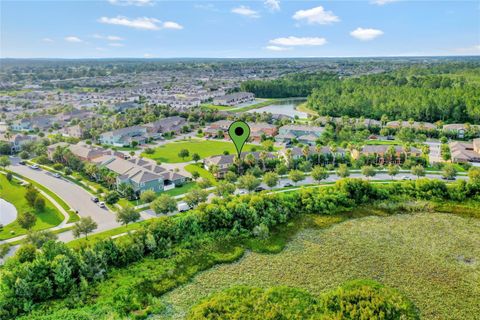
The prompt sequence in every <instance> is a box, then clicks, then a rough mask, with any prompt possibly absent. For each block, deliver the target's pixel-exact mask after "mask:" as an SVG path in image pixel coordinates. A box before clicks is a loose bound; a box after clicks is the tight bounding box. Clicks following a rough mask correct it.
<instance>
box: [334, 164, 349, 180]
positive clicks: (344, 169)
mask: <svg viewBox="0 0 480 320" xmlns="http://www.w3.org/2000/svg"><path fill="white" fill-rule="evenodd" d="M337 175H338V176H339V177H340V178H346V177H348V176H350V170H349V169H348V166H347V165H346V164H344V163H342V164H341V165H339V166H338V169H337Z"/></svg>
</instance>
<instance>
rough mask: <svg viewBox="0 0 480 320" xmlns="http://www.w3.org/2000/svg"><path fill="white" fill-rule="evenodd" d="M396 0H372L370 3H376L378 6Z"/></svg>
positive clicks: (395, 0)
mask: <svg viewBox="0 0 480 320" xmlns="http://www.w3.org/2000/svg"><path fill="white" fill-rule="evenodd" d="M397 1H398V0H372V1H371V3H372V4H376V5H379V6H383V5H384V4H388V3H392V2H397Z"/></svg>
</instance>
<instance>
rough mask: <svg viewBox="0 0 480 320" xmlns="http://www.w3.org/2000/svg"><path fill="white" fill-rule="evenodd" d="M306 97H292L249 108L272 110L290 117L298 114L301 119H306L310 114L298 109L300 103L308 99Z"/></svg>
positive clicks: (264, 110) (254, 110)
mask: <svg viewBox="0 0 480 320" xmlns="http://www.w3.org/2000/svg"><path fill="white" fill-rule="evenodd" d="M306 100H307V99H305V98H292V99H283V100H279V101H278V102H276V103H274V104H271V105H269V106H266V107H262V108H258V109H253V110H249V111H248V112H250V113H252V112H259V113H262V112H270V113H273V114H283V115H287V116H290V117H292V118H293V117H295V116H298V117H299V118H300V119H306V118H307V116H308V114H307V113H306V112H302V111H298V110H296V108H297V106H298V105H299V104H302V103H304V102H305V101H306Z"/></svg>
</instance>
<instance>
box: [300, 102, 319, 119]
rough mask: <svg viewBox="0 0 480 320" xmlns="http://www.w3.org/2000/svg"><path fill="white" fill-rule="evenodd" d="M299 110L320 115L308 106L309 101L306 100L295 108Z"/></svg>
mask: <svg viewBox="0 0 480 320" xmlns="http://www.w3.org/2000/svg"><path fill="white" fill-rule="evenodd" d="M295 109H296V110H297V111H300V112H305V113H307V114H309V115H312V116H318V112H317V111H315V110H312V109H309V108H308V107H307V102H306V101H305V102H304V103H301V104H299V105H298V106H297V107H296V108H295Z"/></svg>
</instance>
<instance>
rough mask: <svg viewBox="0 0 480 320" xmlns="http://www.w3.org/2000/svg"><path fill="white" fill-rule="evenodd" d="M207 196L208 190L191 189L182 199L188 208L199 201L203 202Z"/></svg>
mask: <svg viewBox="0 0 480 320" xmlns="http://www.w3.org/2000/svg"><path fill="white" fill-rule="evenodd" d="M207 197H208V192H207V191H205V190H201V189H193V190H191V191H190V192H188V193H187V194H186V195H185V197H184V198H183V200H184V201H185V202H186V203H187V205H188V206H189V207H190V208H193V207H195V206H196V205H198V204H199V203H200V202H205V201H206V200H207Z"/></svg>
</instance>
